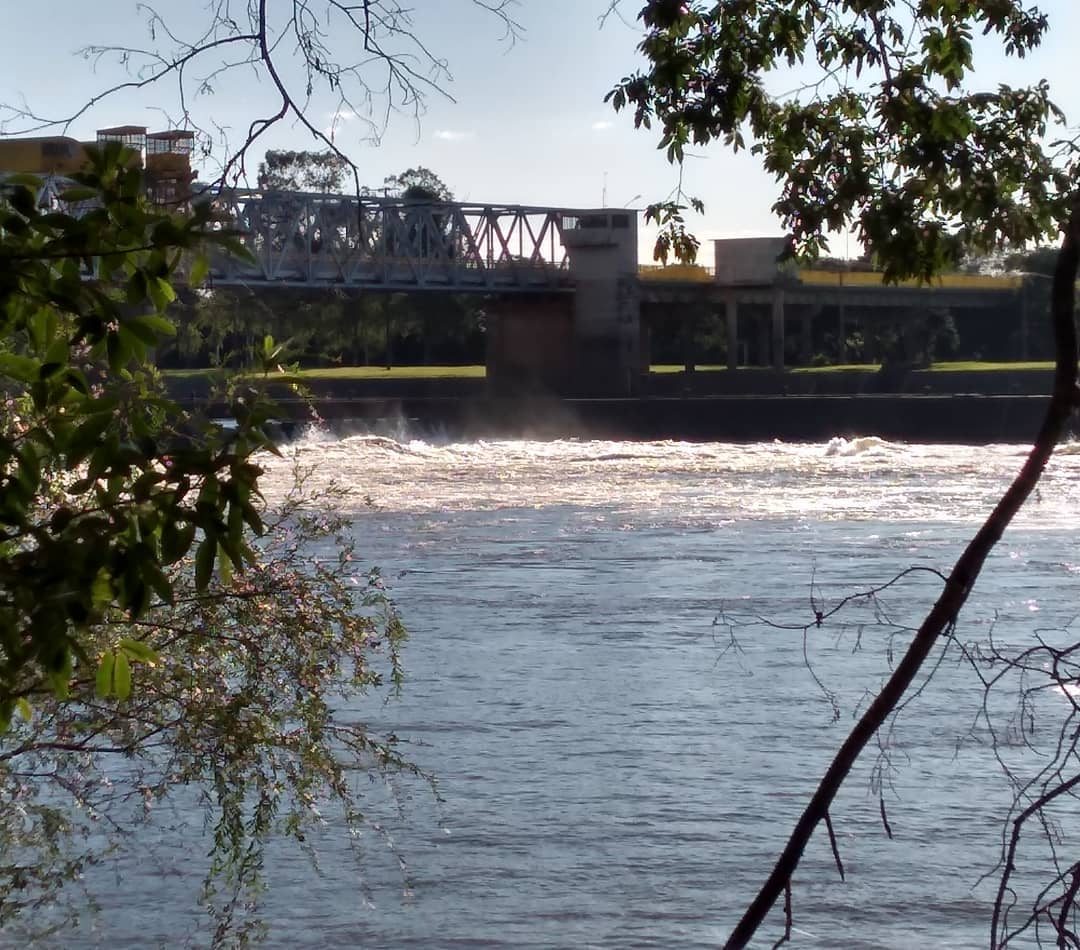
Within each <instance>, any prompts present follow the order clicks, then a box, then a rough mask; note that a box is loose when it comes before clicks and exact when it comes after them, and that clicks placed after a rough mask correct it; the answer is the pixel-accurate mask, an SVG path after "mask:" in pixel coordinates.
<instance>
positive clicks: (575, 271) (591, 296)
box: [562, 209, 648, 396]
mask: <svg viewBox="0 0 1080 950" xmlns="http://www.w3.org/2000/svg"><path fill="white" fill-rule="evenodd" d="M562 238H563V246H564V247H565V248H566V251H567V254H568V256H569V259H570V274H571V277H572V278H573V285H574V297H573V300H574V302H573V310H574V332H573V338H574V358H573V363H572V378H571V380H570V381H569V394H570V395H577V396H632V395H635V394H636V393H637V392H638V390H639V388H640V386H641V381H642V377H643V376H644V374H645V372H647V369H648V367H647V366H645V365H644V363H645V356H644V353H643V348H642V345H641V343H642V331H641V291H640V287H639V283H638V269H637V212H635V211H629V210H618V209H603V210H600V211H589V212H579V213H578V214H576V216H574V217H568V218H566V219H564V221H563V233H562Z"/></svg>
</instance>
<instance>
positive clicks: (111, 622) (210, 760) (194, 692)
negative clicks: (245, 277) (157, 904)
mask: <svg viewBox="0 0 1080 950" xmlns="http://www.w3.org/2000/svg"><path fill="white" fill-rule="evenodd" d="M304 477H305V473H303V472H301V471H296V472H295V481H294V484H293V487H292V489H291V490H290V492H289V494H288V495H287V496H286V497H285V498H284V499H283V500H282V501H281V502H280V503H279V504H277V505H275V506H274V508H273V509H271V510H270V511H269V512H268V513H267V515H266V517H267V525H266V532H265V534H264V536H263V539H262V540H261V541H260V542H259V543H258V544H257V545H256V546H255V548H254V550H253V553H252V559H251V562H250V564H249V566H248V569H247V570H246V571H245V572H244V573H243V574H242V575H240V574H232V575H218V576H217V577H216V578H214V579H213V580H211V582H210V583H209V584H208V585H206V586H205V587H203V588H200V587H199V586H198V585H197V584H196V583H195V580H194V578H195V574H196V571H197V567H196V564H195V563H194V561H195V558H193V557H190V556H186V557H184V558H182V559H181V560H179V561H177V562H176V563H174V564H173V565H171V566H169V567H168V568H167V569H166V576H167V579H168V582H169V583H170V584H171V585H172V591H173V596H172V598H171V601H170V602H166V601H163V600H155V601H154V603H153V604H152V605H151V608H150V609H149V610H148V611H147V612H145V613H144V614H143V615H141V616H140V617H139V618H138V619H136V620H131V619H130V618H129V617H128V616H126V615H125V614H123V613H122V612H120V611H116V610H114V611H109V612H107V613H105V614H104V615H103V616H102V617H101V618H100V619H99V620H97V621H96V622H95V623H93V625H92V626H91V627H89V628H88V629H87V630H86V632H85V634H84V637H83V646H84V649H85V650H86V651H87V653H89V654H91V655H100V656H101V657H102V660H103V662H102V663H101V664H100V666H99V667H98V670H97V672H96V674H95V671H94V669H93V668H92V667H90V666H85V665H84V666H83V667H81V668H80V669H79V670H77V671H76V672H75V674H74V675H73V676H72V678H71V680H70V682H69V683H68V697H67V699H66V701H61V700H59V699H57V698H55V697H42V698H39V699H38V700H37V701H36V702H35V704H34V708H33V710H32V712H30V711H28V713H27V715H26V716H25V717H23V716H18V717H16V718H15V720H14V721H13V723H12V724H11V726H10V728H9V730H8V732H7V733H6V734H5V735H4V737H3V742H2V744H0V802H2V803H3V805H4V807H3V809H2V815H3V818H2V819H0V847H2V849H3V851H4V853H5V854H7V855H18V860H17V861H6V862H4V863H3V864H2V865H0V926H3V927H5V928H11V929H12V931H13V932H17V931H18V930H20V929H22V930H24V931H26V932H28V933H30V932H33V931H35V930H40V929H41V927H42V925H43V924H47V925H48V926H50V927H53V928H58V927H62V926H64V925H65V924H66V923H68V922H69V921H68V919H67V918H68V917H71V916H75V915H76V914H77V912H78V910H79V907H80V901H79V900H68V901H64V902H61V903H57V898H58V897H59V896H60V892H61V891H62V889H64V888H67V887H76V886H78V885H77V881H78V878H79V877H80V875H81V874H82V872H83V871H84V870H85V869H86V868H87V867H88V866H90V865H92V864H94V863H96V862H100V861H101V860H103V859H105V858H106V857H108V856H109V855H110V854H116V853H118V852H119V853H123V851H124V850H125V849H128V848H132V847H136V848H140V847H141V845H140V838H139V837H138V836H137V835H135V834H133V832H135V831H136V830H137V829H138V828H139V827H140V826H142V825H153V822H154V820H155V817H156V816H157V814H158V812H160V811H161V810H162V809H163V808H165V807H166V806H168V805H169V804H170V803H171V802H173V801H174V800H175V799H177V797H178V796H182V801H181V805H182V807H183V808H184V809H185V810H188V809H192V808H197V809H198V810H201V811H202V812H203V814H204V817H205V824H206V827H207V828H208V829H209V838H210V839H211V841H210V842H209V844H210V847H209V850H210V860H209V861H208V862H207V864H206V866H205V873H206V879H205V882H204V889H203V903H204V905H205V908H206V910H207V912H208V914H209V917H210V920H209V923H210V939H209V941H208V942H209V943H211V944H212V945H215V946H217V945H234V944H237V943H240V944H242V943H243V941H245V940H246V939H247V938H248V937H250V936H258V935H259V934H260V932H261V925H260V922H259V915H258V901H259V895H260V893H261V890H262V885H263V881H262V859H261V855H262V850H263V847H264V846H265V844H266V842H267V841H268V840H269V839H270V838H271V837H277V838H279V839H280V838H281V837H285V838H287V839H292V840H293V842H294V843H296V844H297V846H299V847H301V848H302V849H305V850H311V849H312V847H313V844H312V842H313V841H315V840H317V835H314V834H313V832H316V831H318V829H320V828H322V827H323V826H325V824H326V820H327V819H326V818H324V817H322V814H321V811H320V809H323V810H326V813H327V817H330V816H333V817H334V820H335V822H340V826H339V827H340V828H342V829H344V830H347V831H348V832H350V833H356V832H357V831H358V830H359V826H360V824H361V823H362V821H363V817H364V815H363V810H362V806H361V802H360V798H359V795H360V790H361V789H362V788H363V787H364V786H366V784H367V782H368V779H369V778H371V777H376V776H379V775H383V774H386V775H389V774H390V773H392V772H395V771H399V770H400V769H402V768H407V767H406V766H405V765H404V763H403V762H402V761H401V759H400V757H399V755H398V753H397V752H396V751H395V748H394V740H393V738H392V737H391V738H389V739H387V740H380V739H377V738H375V737H373V736H370V735H369V734H368V732H367V730H366V728H365V726H364V724H363V723H362V722H358V721H356V719H355V713H351V714H350V715H348V716H346V717H344V718H342V717H341V716H340V715H339V714H337V713H335V711H334V708H335V706H336V707H341V706H343V705H346V702H348V703H355V699H356V697H357V696H358V695H359V694H361V693H364V692H367V691H380V692H383V693H385V694H386V695H387V696H389V695H393V693H394V692H395V691H396V690H397V688H398V687H400V685H401V681H402V670H401V664H400V658H399V649H400V647H401V644H402V642H403V641H404V638H405V632H404V628H403V627H402V624H401V621H400V618H399V617H398V614H397V611H396V609H395V606H394V604H393V603H392V601H391V600H390V599H389V597H388V596H387V594H386V591H385V588H384V586H383V583H382V580H381V578H380V577H379V575H378V573H377V572H374V571H366V570H364V569H362V568H361V567H360V566H359V565H358V562H357V560H356V558H355V552H354V549H353V544H352V542H351V540H350V539H349V538H348V537H347V536H346V534H345V533H344V532H345V531H346V529H347V527H348V524H347V521H346V519H345V518H343V517H342V516H341V515H338V514H336V513H335V511H336V509H339V508H340V507H341V506H342V504H343V503H346V502H347V501H348V499H347V498H346V492H345V491H344V490H343V489H340V488H338V487H335V486H331V487H330V488H328V489H324V490H323V491H322V492H321V493H320V494H319V495H313V494H311V493H309V492H307V491H306V489H305V488H304ZM132 665H136V666H137V668H138V678H139V682H138V689H137V690H136V691H130V683H129V680H128V677H129V675H130V673H122V672H121V671H122V670H130V668H131V666H132ZM352 708H353V709H355V706H353V707H352ZM357 778H363V782H361V783H358V782H357ZM191 787H193V788H196V789H200V790H202V794H201V795H200V796H198V798H197V800H193V799H192V797H191V796H190V795H189V794H187V793H186V792H185V789H188V788H191ZM196 801H197V804H196ZM312 857H313V858H314V854H312Z"/></svg>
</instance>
